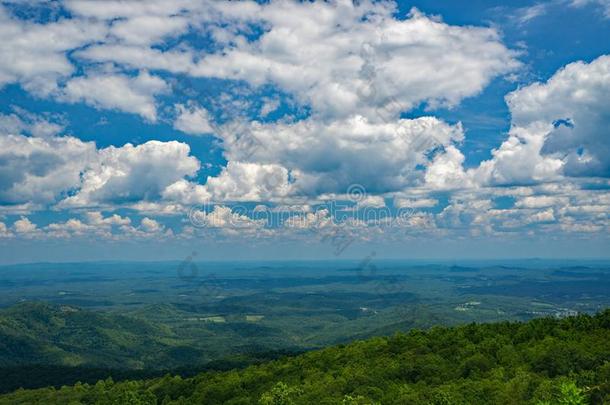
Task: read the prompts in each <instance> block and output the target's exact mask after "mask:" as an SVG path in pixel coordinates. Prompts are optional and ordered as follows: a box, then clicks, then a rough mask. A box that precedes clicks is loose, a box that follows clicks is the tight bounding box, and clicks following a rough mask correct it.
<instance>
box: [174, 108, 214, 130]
mask: <svg viewBox="0 0 610 405" xmlns="http://www.w3.org/2000/svg"><path fill="white" fill-rule="evenodd" d="M176 110H177V112H178V117H177V118H176V121H174V128H176V129H177V130H179V131H182V132H185V133H187V134H191V135H202V134H209V133H212V132H214V129H213V128H212V126H211V125H210V116H209V113H208V111H207V110H206V109H205V108H202V107H199V106H197V105H196V104H193V103H190V104H188V105H183V104H178V105H176Z"/></svg>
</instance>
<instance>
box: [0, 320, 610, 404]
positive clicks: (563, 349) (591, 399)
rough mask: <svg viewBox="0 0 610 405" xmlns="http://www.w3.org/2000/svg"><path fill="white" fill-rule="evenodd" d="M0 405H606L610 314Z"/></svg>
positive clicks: (452, 333)
mask: <svg viewBox="0 0 610 405" xmlns="http://www.w3.org/2000/svg"><path fill="white" fill-rule="evenodd" d="M0 403H1V404H79V403H82V404H106V403H114V404H123V403H125V404H127V403H128V404H316V403H318V404H377V403H379V404H410V403H413V404H587V403H588V404H604V403H610V310H606V311H605V312H603V313H600V314H598V315H595V316H589V315H580V316H577V317H571V318H566V319H562V320H558V319H552V318H543V319H535V320H532V321H529V322H527V323H508V322H503V323H495V324H469V325H464V326H458V327H452V328H443V327H435V328H432V329H430V330H428V331H422V330H413V331H411V332H409V333H406V334H404V333H397V334H395V335H394V336H392V337H385V338H381V337H380V338H373V339H369V340H365V341H356V342H354V343H351V344H349V345H341V346H335V347H331V348H328V349H324V350H318V351H313V352H309V353H306V354H302V355H299V356H295V357H286V358H282V359H280V360H276V361H271V362H268V363H265V364H262V365H257V366H251V367H248V368H246V369H243V370H236V371H228V372H206V373H202V374H199V375H197V376H195V377H193V378H180V377H172V376H166V377H163V378H157V379H150V380H145V381H127V382H120V383H115V382H113V381H112V380H106V381H100V382H98V383H96V384H95V385H87V384H77V385H76V386H72V387H63V388H61V389H58V390H56V389H52V388H46V389H39V390H31V391H26V390H20V391H17V392H15V393H12V394H8V395H4V396H1V397H0Z"/></svg>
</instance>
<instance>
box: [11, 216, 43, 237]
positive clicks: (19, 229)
mask: <svg viewBox="0 0 610 405" xmlns="http://www.w3.org/2000/svg"><path fill="white" fill-rule="evenodd" d="M13 229H14V230H15V233H17V234H19V235H23V236H26V237H32V236H36V235H37V233H38V231H39V230H38V226H37V225H36V224H34V223H32V221H30V220H29V219H28V218H26V217H21V218H20V219H18V220H17V221H15V223H14V224H13Z"/></svg>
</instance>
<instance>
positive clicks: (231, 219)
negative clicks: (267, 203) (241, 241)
mask: <svg viewBox="0 0 610 405" xmlns="http://www.w3.org/2000/svg"><path fill="white" fill-rule="evenodd" d="M190 220H191V223H192V224H193V225H195V226H196V227H205V228H222V229H242V230H243V229H248V228H257V229H258V228H262V227H263V226H264V225H265V221H264V220H256V219H252V218H250V217H249V216H247V215H244V214H243V213H240V212H234V211H233V210H232V209H231V208H230V207H227V206H221V205H217V206H215V207H214V209H213V210H212V211H211V212H206V211H203V210H193V211H191V213H190Z"/></svg>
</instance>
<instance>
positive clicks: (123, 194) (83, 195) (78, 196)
mask: <svg viewBox="0 0 610 405" xmlns="http://www.w3.org/2000/svg"><path fill="white" fill-rule="evenodd" d="M189 154H190V148H189V146H188V145H186V144H184V143H180V142H176V141H171V142H158V141H149V142H147V143H145V144H142V145H138V146H133V145H131V144H126V145H124V146H122V147H120V148H117V147H114V146H110V147H108V148H105V149H101V150H99V152H98V153H97V156H96V161H95V162H94V164H90V166H89V168H88V169H87V170H85V171H84V173H83V174H82V176H81V177H82V183H81V185H80V189H79V190H78V192H76V193H75V194H74V195H72V196H70V197H68V198H66V199H64V200H63V201H62V202H61V203H60V206H61V207H74V206H91V205H97V204H104V203H106V204H110V205H112V204H126V203H131V202H138V201H140V200H156V199H159V198H160V197H161V194H162V193H163V191H164V190H165V188H166V187H168V186H170V185H172V184H173V183H175V182H177V181H180V180H182V179H183V178H184V177H185V176H193V175H195V173H196V172H197V171H198V170H199V167H200V166H199V161H198V160H197V159H196V158H194V157H192V156H189Z"/></svg>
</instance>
